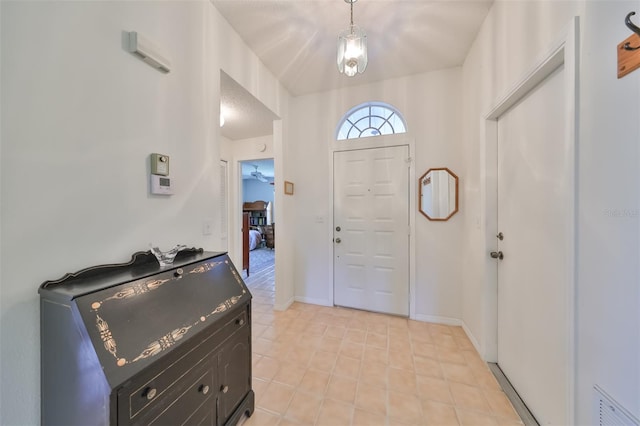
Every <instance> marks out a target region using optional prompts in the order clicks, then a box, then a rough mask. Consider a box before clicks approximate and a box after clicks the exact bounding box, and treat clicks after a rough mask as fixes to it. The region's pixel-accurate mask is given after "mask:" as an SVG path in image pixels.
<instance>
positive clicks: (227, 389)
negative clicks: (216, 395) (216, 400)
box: [220, 385, 229, 393]
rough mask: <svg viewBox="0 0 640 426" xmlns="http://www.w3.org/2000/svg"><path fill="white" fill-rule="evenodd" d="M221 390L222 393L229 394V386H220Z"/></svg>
mask: <svg viewBox="0 0 640 426" xmlns="http://www.w3.org/2000/svg"><path fill="white" fill-rule="evenodd" d="M220 390H221V391H222V393H227V392H229V386H227V385H222V386H220Z"/></svg>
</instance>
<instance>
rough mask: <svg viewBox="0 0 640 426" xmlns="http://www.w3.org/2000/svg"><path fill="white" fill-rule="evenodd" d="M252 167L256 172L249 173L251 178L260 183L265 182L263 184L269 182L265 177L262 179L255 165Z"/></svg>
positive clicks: (262, 176)
mask: <svg viewBox="0 0 640 426" xmlns="http://www.w3.org/2000/svg"><path fill="white" fill-rule="evenodd" d="M253 167H255V168H256V170H255V171H253V172H251V176H253V177H254V178H256V179H257V180H259V181H260V182H265V183H267V182H269V180H268V179H267V178H266V177H264V175H263V174H262V173H261V172H259V171H258V166H257V165H256V164H254V165H253Z"/></svg>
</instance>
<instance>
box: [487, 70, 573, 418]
mask: <svg viewBox="0 0 640 426" xmlns="http://www.w3.org/2000/svg"><path fill="white" fill-rule="evenodd" d="M564 79H565V71H564V66H562V67H560V68H559V69H557V70H556V71H554V72H553V73H552V74H551V75H550V76H548V77H547V78H546V79H545V80H543V81H542V82H541V83H540V84H539V85H538V86H537V87H535V88H534V89H533V90H532V91H531V92H529V93H528V94H527V95H526V96H525V97H524V98H523V99H522V100H521V101H519V102H518V103H517V104H516V105H515V106H513V107H512V108H511V109H509V110H508V111H507V112H505V113H504V114H503V115H501V116H500V117H499V118H498V231H500V232H501V233H502V234H503V239H502V240H499V239H498V240H497V243H498V248H499V251H501V252H502V253H503V254H504V259H502V260H497V262H498V265H499V266H498V365H499V366H500V368H501V369H502V371H503V372H504V373H505V375H506V376H507V378H508V379H509V381H510V382H511V384H512V385H513V387H514V388H515V390H516V391H517V392H518V394H519V395H520V397H521V398H522V400H523V401H524V403H525V404H526V405H527V407H528V408H529V410H530V411H531V412H532V413H533V415H534V417H536V419H537V421H538V422H539V423H540V424H541V425H546V424H555V425H564V424H566V423H567V417H566V416H567V408H566V407H567V395H568V386H569V385H570V383H569V381H568V377H569V376H568V374H569V370H568V369H569V365H567V364H568V351H569V341H570V339H569V335H568V334H569V333H568V330H569V327H568V324H569V321H570V319H569V318H568V315H567V306H568V303H567V294H568V288H569V280H570V277H571V271H570V268H571V259H570V257H571V247H572V242H571V239H572V238H573V237H572V235H573V232H572V230H571V226H572V225H571V223H570V222H571V221H570V219H569V217H568V215H567V211H571V209H570V206H571V203H573V188H570V187H569V182H571V179H570V173H572V169H571V161H570V160H571V156H572V155H573V153H572V145H571V144H570V143H569V142H568V138H567V124H566V114H565V95H564V94H565V93H566V92H565V80H564Z"/></svg>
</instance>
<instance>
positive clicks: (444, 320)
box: [412, 314, 484, 359]
mask: <svg viewBox="0 0 640 426" xmlns="http://www.w3.org/2000/svg"><path fill="white" fill-rule="evenodd" d="M412 319H414V320H416V321H423V322H432V323H435V324H444V325H457V326H460V327H462V329H463V330H464V332H465V334H466V335H467V337H468V338H469V340H470V341H471V344H472V345H473V347H474V348H475V349H476V351H477V352H478V354H480V358H482V359H484V357H483V356H482V350H481V348H480V343H478V340H477V339H476V337H475V336H474V335H473V333H472V332H471V330H470V329H469V327H467V324H466V323H465V322H464V321H462V320H461V319H458V318H449V317H439V316H435V315H422V314H417V315H415V316H414V317H413V318H412Z"/></svg>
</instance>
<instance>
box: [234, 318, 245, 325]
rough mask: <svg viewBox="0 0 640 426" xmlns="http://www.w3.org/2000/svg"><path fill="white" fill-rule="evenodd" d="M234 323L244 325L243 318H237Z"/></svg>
mask: <svg viewBox="0 0 640 426" xmlns="http://www.w3.org/2000/svg"><path fill="white" fill-rule="evenodd" d="M236 324H238V325H244V318H238V319H237V320H236Z"/></svg>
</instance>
